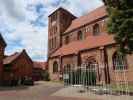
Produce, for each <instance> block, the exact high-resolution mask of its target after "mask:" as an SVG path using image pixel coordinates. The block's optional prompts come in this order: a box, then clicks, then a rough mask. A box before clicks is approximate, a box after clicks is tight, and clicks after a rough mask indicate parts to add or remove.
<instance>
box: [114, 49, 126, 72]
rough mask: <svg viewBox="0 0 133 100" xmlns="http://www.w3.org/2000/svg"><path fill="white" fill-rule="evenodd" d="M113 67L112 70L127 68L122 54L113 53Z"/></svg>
mask: <svg viewBox="0 0 133 100" xmlns="http://www.w3.org/2000/svg"><path fill="white" fill-rule="evenodd" d="M113 68H114V70H125V69H127V62H126V58H125V56H124V55H122V54H120V53H117V52H116V53H114V55H113Z"/></svg>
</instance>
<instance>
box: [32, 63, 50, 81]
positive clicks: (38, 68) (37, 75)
mask: <svg viewBox="0 0 133 100" xmlns="http://www.w3.org/2000/svg"><path fill="white" fill-rule="evenodd" d="M33 65H34V67H33V75H32V77H33V80H34V81H39V80H44V76H43V74H44V73H45V71H47V70H48V67H47V62H38V61H34V62H33Z"/></svg>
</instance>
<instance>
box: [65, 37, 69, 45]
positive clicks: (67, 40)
mask: <svg viewBox="0 0 133 100" xmlns="http://www.w3.org/2000/svg"><path fill="white" fill-rule="evenodd" d="M68 43H69V36H66V37H65V44H68Z"/></svg>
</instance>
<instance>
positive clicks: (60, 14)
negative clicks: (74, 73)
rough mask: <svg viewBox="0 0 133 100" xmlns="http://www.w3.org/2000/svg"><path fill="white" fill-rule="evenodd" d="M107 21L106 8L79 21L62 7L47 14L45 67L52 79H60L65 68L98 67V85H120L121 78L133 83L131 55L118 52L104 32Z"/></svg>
mask: <svg viewBox="0 0 133 100" xmlns="http://www.w3.org/2000/svg"><path fill="white" fill-rule="evenodd" d="M107 19H108V15H107V12H106V7H105V6H102V7H99V8H97V9H95V10H94V11H92V12H90V13H88V14H86V15H84V16H81V17H79V18H77V17H75V16H74V15H73V14H71V13H70V12H68V11H67V10H65V9H64V8H58V9H57V10H55V11H54V12H53V13H52V14H51V15H49V28H48V68H49V73H50V77H51V79H52V80H59V79H60V76H61V74H62V73H63V70H64V68H66V67H70V68H71V69H73V68H75V67H78V66H81V65H84V64H85V65H86V67H87V66H89V65H90V64H97V65H98V66H96V72H95V73H96V80H97V83H114V82H116V81H118V82H122V81H123V80H124V79H123V77H121V76H123V75H125V76H126V79H127V81H128V82H130V83H132V82H133V78H132V75H133V72H132V71H133V67H132V66H133V63H132V59H133V56H132V55H126V56H123V55H121V54H119V53H118V52H117V48H118V44H116V43H115V41H114V39H113V36H112V35H108V33H107V27H106V22H107ZM122 62H123V63H122ZM117 64H118V65H117ZM116 75H117V79H119V80H116V79H115V76H116Z"/></svg>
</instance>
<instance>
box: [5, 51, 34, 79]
mask: <svg viewBox="0 0 133 100" xmlns="http://www.w3.org/2000/svg"><path fill="white" fill-rule="evenodd" d="M10 67H11V69H12V70H11V72H4V80H11V76H10V75H11V73H12V74H13V77H12V78H13V79H19V78H22V77H25V76H27V77H32V72H33V63H32V61H31V60H30V59H29V58H28V57H27V55H25V53H23V54H21V56H19V57H18V58H17V60H15V61H14V62H13V63H11V64H10Z"/></svg>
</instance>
